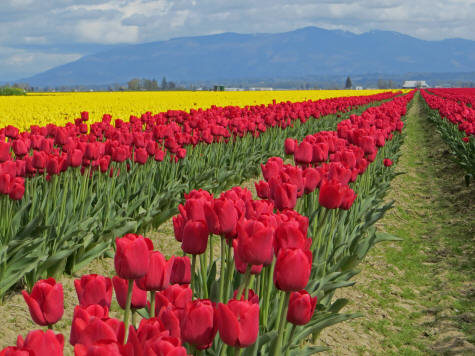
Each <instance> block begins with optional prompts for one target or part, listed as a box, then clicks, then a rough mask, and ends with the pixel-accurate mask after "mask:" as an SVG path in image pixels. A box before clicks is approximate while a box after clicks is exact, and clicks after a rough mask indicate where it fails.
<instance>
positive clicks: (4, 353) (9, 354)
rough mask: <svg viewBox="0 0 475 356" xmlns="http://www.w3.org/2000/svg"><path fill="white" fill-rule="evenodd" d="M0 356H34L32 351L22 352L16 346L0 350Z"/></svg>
mask: <svg viewBox="0 0 475 356" xmlns="http://www.w3.org/2000/svg"><path fill="white" fill-rule="evenodd" d="M0 356H35V355H34V353H33V351H31V350H30V351H29V350H24V349H22V348H19V347H16V346H7V347H5V348H4V349H3V350H0Z"/></svg>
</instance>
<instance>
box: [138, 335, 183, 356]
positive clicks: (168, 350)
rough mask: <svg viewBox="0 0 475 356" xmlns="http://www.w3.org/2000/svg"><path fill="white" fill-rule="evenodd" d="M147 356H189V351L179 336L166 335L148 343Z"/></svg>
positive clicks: (146, 347)
mask: <svg viewBox="0 0 475 356" xmlns="http://www.w3.org/2000/svg"><path fill="white" fill-rule="evenodd" d="M145 356H187V353H186V349H185V348H184V347H183V346H181V343H180V340H179V339H178V338H176V337H172V336H164V337H161V338H159V339H157V340H153V341H150V342H148V343H147V344H146V346H145Z"/></svg>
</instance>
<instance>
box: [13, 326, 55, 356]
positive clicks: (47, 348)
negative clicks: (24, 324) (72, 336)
mask: <svg viewBox="0 0 475 356" xmlns="http://www.w3.org/2000/svg"><path fill="white" fill-rule="evenodd" d="M17 347H18V348H19V349H23V350H28V351H30V352H31V353H32V354H33V355H35V356H63V348H64V336H63V335H62V334H55V333H54V331H52V330H47V331H43V330H34V331H30V332H29V333H28V335H26V339H25V340H24V341H23V338H22V337H21V336H18V339H17Z"/></svg>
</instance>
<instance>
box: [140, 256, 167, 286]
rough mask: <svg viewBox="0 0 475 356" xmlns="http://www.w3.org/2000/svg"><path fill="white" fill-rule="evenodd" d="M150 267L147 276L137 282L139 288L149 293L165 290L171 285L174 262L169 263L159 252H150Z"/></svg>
mask: <svg viewBox="0 0 475 356" xmlns="http://www.w3.org/2000/svg"><path fill="white" fill-rule="evenodd" d="M149 253H150V265H149V269H148V272H147V274H146V275H145V276H143V277H142V278H140V279H138V280H137V281H136V283H137V287H139V288H140V289H143V290H147V291H151V290H154V291H157V290H163V289H166V288H167V287H168V285H169V284H170V274H171V271H172V267H173V260H172V259H170V260H169V261H167V260H166V259H165V256H163V255H162V254H161V252H159V251H150V252H149Z"/></svg>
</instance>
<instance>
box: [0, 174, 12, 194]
mask: <svg viewBox="0 0 475 356" xmlns="http://www.w3.org/2000/svg"><path fill="white" fill-rule="evenodd" d="M10 179H11V178H10V175H9V174H7V173H0V194H9V193H10V190H11V185H10Z"/></svg>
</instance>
